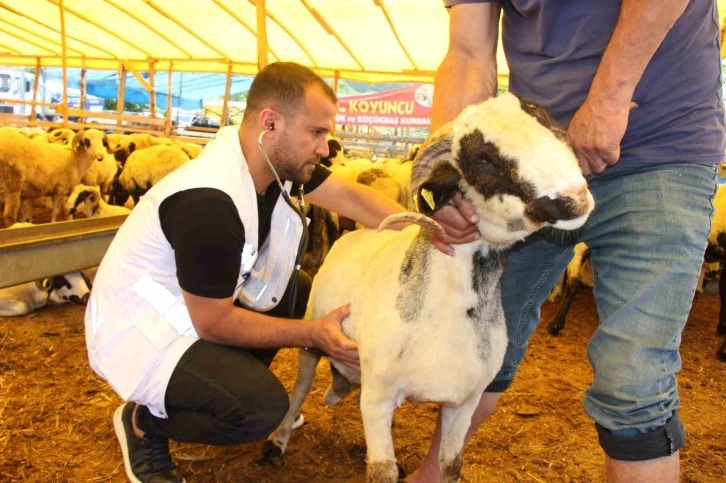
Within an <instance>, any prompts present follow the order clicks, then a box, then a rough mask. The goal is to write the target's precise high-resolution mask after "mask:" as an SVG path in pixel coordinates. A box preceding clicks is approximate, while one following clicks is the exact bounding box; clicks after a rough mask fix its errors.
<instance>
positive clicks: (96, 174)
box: [81, 153, 119, 195]
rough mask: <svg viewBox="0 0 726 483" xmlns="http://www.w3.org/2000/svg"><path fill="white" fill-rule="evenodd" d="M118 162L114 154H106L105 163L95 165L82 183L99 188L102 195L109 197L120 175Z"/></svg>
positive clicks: (85, 175)
mask: <svg viewBox="0 0 726 483" xmlns="http://www.w3.org/2000/svg"><path fill="white" fill-rule="evenodd" d="M118 169H119V166H118V162H117V161H116V158H114V156H113V154H111V153H106V156H104V158H103V161H101V162H100V163H93V164H92V165H91V167H90V168H88V171H86V173H85V174H84V175H83V177H82V178H81V183H82V184H85V185H89V186H98V187H99V188H100V189H101V193H103V194H104V195H108V194H109V193H110V192H111V185H112V184H113V180H114V179H115V178H116V173H118Z"/></svg>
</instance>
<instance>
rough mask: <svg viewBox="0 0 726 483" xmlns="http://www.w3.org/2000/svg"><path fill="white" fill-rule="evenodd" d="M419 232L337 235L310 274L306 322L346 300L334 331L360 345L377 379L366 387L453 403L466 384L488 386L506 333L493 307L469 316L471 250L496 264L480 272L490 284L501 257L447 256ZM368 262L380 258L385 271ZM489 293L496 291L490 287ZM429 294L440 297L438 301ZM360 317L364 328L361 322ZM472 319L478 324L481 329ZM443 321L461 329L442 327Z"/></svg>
mask: <svg viewBox="0 0 726 483" xmlns="http://www.w3.org/2000/svg"><path fill="white" fill-rule="evenodd" d="M419 231H420V227H418V226H411V227H409V228H406V229H405V230H402V231H394V230H386V231H383V232H380V233H377V232H376V231H375V230H370V229H364V230H358V231H355V232H352V233H349V234H347V235H345V236H343V237H341V238H340V239H339V240H338V241H337V242H336V243H335V244H334V245H333V248H332V250H331V251H330V253H328V256H327V258H326V260H325V263H324V264H323V266H322V267H321V269H320V271H319V272H318V274H317V275H316V282H317V283H315V284H314V285H313V290H312V292H311V294H310V302H309V304H308V307H309V310H310V312H309V313H308V314H307V315H306V318H307V319H319V318H322V317H324V316H325V315H326V314H327V313H329V312H331V311H332V310H334V309H336V308H337V307H340V306H342V305H345V304H347V303H350V304H351V315H350V316H349V317H348V318H347V319H345V321H343V331H344V332H345V333H346V335H348V336H349V337H350V338H352V339H354V340H356V341H358V342H359V351H360V357H361V364H362V365H363V366H364V367H365V368H366V369H367V370H368V372H367V374H366V376H367V377H370V378H371V380H375V381H376V384H375V387H374V388H373V390H375V391H380V392H381V394H380V396H381V397H383V398H386V399H388V398H392V399H395V400H396V401H397V402H398V403H399V404H400V402H402V401H403V400H404V399H409V400H412V401H416V402H424V401H437V402H443V403H447V404H451V405H459V404H461V403H462V402H463V399H465V398H466V397H467V396H469V395H470V394H471V391H472V388H477V387H483V386H484V385H486V384H487V383H488V382H489V381H491V379H492V378H493V377H494V375H495V374H496V371H497V370H498V368H499V367H500V366H501V363H502V360H503V357H504V351H505V349H506V344H507V335H506V327H505V324H504V317H503V313H502V312H501V303H500V302H497V304H495V305H490V306H486V307H482V308H481V310H483V311H486V313H480V314H478V315H480V317H479V320H474V318H473V317H472V316H471V315H468V314H470V312H469V311H470V310H471V309H472V308H477V307H478V306H479V294H478V293H477V292H475V290H474V287H475V284H474V281H473V277H474V276H475V275H476V274H477V272H478V269H477V268H476V267H475V265H474V257H475V253H476V252H477V250H480V249H481V250H485V251H484V252H480V255H479V256H480V257H485V258H486V257H487V256H489V255H491V257H494V258H496V259H497V260H500V261H501V264H499V266H497V267H496V268H495V270H494V271H493V272H492V273H491V274H489V275H488V277H491V278H492V279H498V277H499V274H501V270H502V269H503V259H502V258H501V255H500V254H498V253H496V252H492V253H491V254H487V252H486V249H485V248H483V247H482V245H480V244H469V245H462V246H457V247H456V248H455V250H456V255H455V256H454V257H450V256H448V255H444V254H442V253H440V252H439V251H438V250H436V248H435V247H434V246H433V245H432V244H431V243H430V242H429V241H428V239H427V238H426V237H421V236H419ZM361 247H365V250H362V249H361ZM371 260H386V262H387V270H385V271H381V267H380V265H379V264H377V263H371ZM497 263H499V262H496V263H495V265H497ZM342 280H355V281H356V282H355V283H340V281H342ZM360 287H366V289H365V290H360ZM490 290H491V292H494V291H495V290H498V284H492V286H491V287H490ZM435 293H438V294H444V293H445V294H446V303H445V304H442V303H441V297H439V296H436V295H435ZM487 295H491V294H487ZM382 308H384V309H382ZM401 319H404V320H403V323H401V322H399V321H400V320H401ZM362 320H365V321H366V323H365V324H360V323H359V322H360V321H362ZM480 320H481V321H486V327H484V329H485V330H482V328H483V327H482V326H481V323H480ZM452 321H460V322H457V324H463V325H460V326H458V329H457V330H455V331H454V330H448V328H449V326H450V325H451V324H452ZM408 324H415V327H414V326H413V325H408ZM433 341H435V343H432V342H433ZM391 351H395V354H396V356H395V357H391V354H392V352H391ZM452 351H454V353H456V354H457V357H456V358H452V357H451V354H452ZM331 363H332V364H334V365H335V367H336V368H337V369H338V370H339V371H340V372H341V373H342V374H343V375H345V376H346V378H348V379H349V380H352V381H358V382H360V379H359V377H360V375H359V374H357V373H355V372H353V371H351V370H350V369H349V368H348V367H347V366H344V365H342V364H339V363H337V362H335V361H331ZM452 373H453V374H457V375H458V377H457V379H456V380H455V381H452V379H451V377H449V375H450V374H452ZM422 374H426V375H427V376H426V377H421V375H422Z"/></svg>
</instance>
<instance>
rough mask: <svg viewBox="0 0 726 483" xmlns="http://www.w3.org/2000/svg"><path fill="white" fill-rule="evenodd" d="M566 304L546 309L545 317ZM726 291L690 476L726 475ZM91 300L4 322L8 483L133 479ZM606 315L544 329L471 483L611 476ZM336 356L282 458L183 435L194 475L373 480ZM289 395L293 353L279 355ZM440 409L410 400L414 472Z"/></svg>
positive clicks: (0, 322)
mask: <svg viewBox="0 0 726 483" xmlns="http://www.w3.org/2000/svg"><path fill="white" fill-rule="evenodd" d="M554 308H555V306H554V305H552V304H549V303H548V304H546V305H545V307H544V309H543V320H547V319H548V318H549V317H550V316H551V315H552V314H553V311H554ZM718 308H719V302H718V296H716V295H701V296H699V297H697V299H696V301H695V303H694V308H693V310H692V313H691V316H690V319H689V321H688V325H687V327H686V329H685V332H684V335H683V348H682V355H683V370H682V372H681V373H680V375H679V381H680V392H681V400H682V410H681V417H682V419H683V420H684V422H685V424H686V426H687V431H688V442H687V445H686V447H685V448H684V450H683V451H682V455H683V463H682V468H683V471H682V474H683V478H682V481H686V482H703V483H709V482H714V483H715V482H724V481H726V365H724V363H720V362H718V361H717V360H716V359H715V357H714V354H715V352H716V349H717V347H718V345H719V344H720V339H719V338H717V337H716V335H715V331H716V321H717V318H718ZM83 312H84V308H83V307H79V306H60V307H46V308H44V309H41V310H39V311H38V312H36V313H34V314H31V315H29V316H25V317H17V318H2V317H0V481H19V480H22V481H53V482H55V481H63V482H65V481H73V482H87V481H103V482H105V481H117V482H121V481H125V477H124V471H123V466H122V462H121V461H122V460H121V451H120V449H119V447H118V444H117V442H116V439H115V436H114V433H113V428H112V423H111V415H112V413H113V411H114V410H115V409H116V407H117V406H118V404H119V403H120V400H119V398H118V397H117V396H116V395H115V394H114V392H113V391H112V390H111V389H110V388H109V386H108V385H107V384H105V383H104V382H103V381H102V380H101V379H99V378H98V377H97V376H96V375H95V374H94V373H93V371H92V370H91V369H90V368H89V366H88V362H87V358H86V350H85V341H84V330H83ZM596 324H597V312H596V310H595V306H594V300H593V297H592V294H591V293H590V292H588V291H583V292H582V293H581V294H580V295H579V296H578V298H577V299H576V300H575V303H574V304H573V310H572V311H571V313H570V318H569V321H568V326H567V328H566V329H565V330H564V331H563V332H562V334H561V335H560V336H559V337H553V336H550V335H548V334H547V332H546V330H545V328H544V325H542V326H541V327H540V328H539V329H538V330H537V332H536V333H535V335H534V337H533V339H532V341H531V345H530V349H529V352H528V354H527V356H526V359H525V361H524V363H523V367H522V369H521V371H520V374H519V376H518V378H517V379H516V380H515V383H514V385H513V386H512V387H511V389H510V390H509V391H508V392H507V393H506V394H505V396H504V397H503V398H502V401H501V404H500V406H499V408H498V409H497V410H496V412H495V413H494V415H493V416H492V417H491V419H490V421H489V422H488V423H487V424H486V425H485V427H484V428H483V429H482V430H480V431H479V432H478V433H477V434H476V435H475V437H474V438H473V440H472V441H471V443H470V444H469V445H468V447H467V449H466V453H465V457H464V470H463V475H464V479H465V481H468V482H519V481H528V482H529V481H531V482H551V481H565V482H590V481H602V480H603V473H602V469H601V463H602V460H603V453H602V451H601V449H600V447H599V446H598V444H597V441H596V433H595V429H594V426H593V424H592V422H591V421H590V420H589V419H588V418H587V416H586V414H585V412H584V410H583V408H582V403H581V401H582V396H583V392H584V391H585V389H586V388H587V387H588V384H589V382H590V380H591V378H592V372H591V369H590V366H589V364H588V362H587V357H586V345H587V341H588V339H589V337H590V335H591V334H592V332H593V331H594V329H595V327H596ZM326 365H327V364H325V363H323V364H321V366H320V368H319V373H320V377H319V379H318V381H317V384H316V385H315V387H314V390H313V393H312V394H311V396H310V398H309V399H308V401H307V403H306V405H305V406H304V407H303V411H304V414H305V418H306V420H307V423H306V424H305V425H304V426H303V427H302V428H301V429H300V430H298V431H297V432H296V433H294V435H293V437H292V439H291V441H290V445H289V447H288V452H287V453H286V455H285V456H284V458H283V460H282V461H281V462H279V463H278V464H277V465H274V466H269V465H264V464H260V463H259V462H258V459H259V456H260V451H261V448H262V443H261V442H260V443H254V444H249V445H243V446H235V447H214V446H206V445H194V444H172V455H173V456H174V457H175V459H176V461H177V462H178V463H179V465H180V468H181V470H182V472H183V473H184V475H185V476H186V480H187V481H188V482H190V483H196V482H228V481H229V482H306V483H315V482H363V481H364V474H365V441H364V439H363V429H362V425H361V418H360V413H359V411H358V409H357V407H356V400H355V398H354V397H349V398H348V399H346V400H344V401H343V402H341V403H340V404H339V405H338V406H335V407H333V408H328V407H325V406H323V405H322V396H323V394H324V392H325V389H326V387H327V384H328V383H329V377H328V374H329V372H328V371H327V367H326ZM273 370H274V372H275V373H276V374H277V375H279V377H280V378H281V380H282V381H283V382H284V384H285V386H286V387H287V388H288V390H290V389H291V388H292V384H293V382H294V380H293V378H294V376H295V371H296V358H295V353H294V351H291V350H285V351H282V352H281V353H280V354H279V356H278V357H277V359H276V360H275V362H274V363H273ZM435 416H436V413H435V409H434V406H432V405H420V406H416V407H414V406H412V405H410V404H407V403H406V404H404V405H403V406H402V407H401V408H399V409H398V411H397V412H396V416H395V419H394V424H393V434H394V439H395V445H396V454H397V456H398V461H399V463H400V464H401V465H402V466H403V468H404V469H405V470H406V471H408V472H412V471H413V470H415V469H416V467H417V466H418V464H419V463H420V461H421V459H422V458H423V456H424V454H425V452H426V450H427V448H428V442H429V440H430V437H431V432H432V430H433V424H434V420H435Z"/></svg>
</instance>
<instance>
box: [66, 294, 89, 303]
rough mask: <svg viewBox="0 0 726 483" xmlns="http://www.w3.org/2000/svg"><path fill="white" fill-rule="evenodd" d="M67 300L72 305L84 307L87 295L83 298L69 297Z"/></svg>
mask: <svg viewBox="0 0 726 483" xmlns="http://www.w3.org/2000/svg"><path fill="white" fill-rule="evenodd" d="M68 300H69V301H70V302H71V303H72V304H76V305H86V303H87V302H88V294H86V295H84V296H83V298H81V297H79V296H78V295H71V296H70V297H68Z"/></svg>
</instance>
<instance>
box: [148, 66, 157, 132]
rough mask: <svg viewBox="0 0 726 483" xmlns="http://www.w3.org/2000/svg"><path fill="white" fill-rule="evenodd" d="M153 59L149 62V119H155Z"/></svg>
mask: <svg viewBox="0 0 726 483" xmlns="http://www.w3.org/2000/svg"><path fill="white" fill-rule="evenodd" d="M154 62H156V61H154V60H152V61H151V62H149V85H150V86H151V92H150V93H149V101H150V102H149V108H150V110H151V119H156V87H154V77H155V74H156V73H155V72H154Z"/></svg>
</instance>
